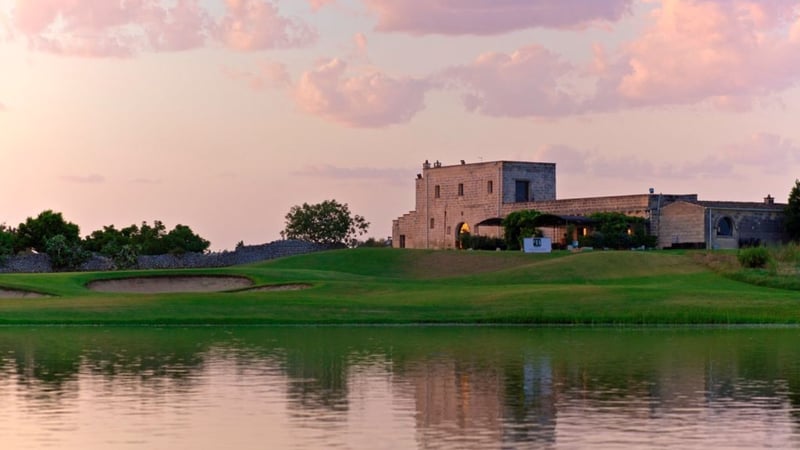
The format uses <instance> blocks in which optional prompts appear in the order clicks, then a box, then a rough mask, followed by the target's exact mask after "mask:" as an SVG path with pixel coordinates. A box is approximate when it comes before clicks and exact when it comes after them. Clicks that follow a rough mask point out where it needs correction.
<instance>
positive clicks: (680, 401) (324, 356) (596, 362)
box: [0, 329, 800, 448]
mask: <svg viewBox="0 0 800 450" xmlns="http://www.w3.org/2000/svg"><path fill="white" fill-rule="evenodd" d="M523 331H524V330H523ZM407 332H408V330H392V329H355V330H353V329H334V330H330V329H317V330H313V331H308V330H303V329H280V330H269V329H266V330H237V331H233V332H221V331H220V330H181V332H180V333H178V332H173V331H167V332H163V331H156V332H154V331H146V330H136V331H130V330H121V331H120V332H119V333H114V332H108V331H97V330H93V331H86V330H47V331H45V332H36V333H27V334H26V333H25V332H21V331H8V330H3V331H1V332H0V370H1V371H2V376H3V379H4V380H6V381H7V383H6V384H0V398H8V395H11V394H9V392H10V391H8V389H11V387H9V386H12V385H13V388H14V389H16V392H18V393H19V394H21V396H22V397H24V398H25V399H26V401H28V404H31V405H39V406H41V407H50V408H54V405H59V404H60V405H61V406H62V407H64V406H65V405H66V406H69V404H70V403H72V402H76V401H77V396H78V394H79V393H80V392H79V391H80V390H81V389H87V388H88V387H87V386H89V385H87V383H86V380H96V381H97V382H98V383H100V384H102V385H103V386H104V387H103V389H105V390H106V392H108V393H110V392H113V391H114V389H116V388H117V387H118V386H123V385H124V386H125V388H126V389H128V390H129V391H133V392H137V393H138V394H139V395H142V396H143V397H147V396H151V397H153V398H159V396H163V395H164V394H165V393H169V394H170V395H171V396H174V397H175V398H177V399H181V398H188V397H190V396H193V395H198V392H203V391H202V390H203V388H204V386H205V384H207V383H208V377H209V376H210V375H209V373H212V372H213V371H214V370H217V369H218V368H219V367H224V368H225V370H222V371H221V372H220V374H224V375H226V376H227V375H231V374H233V375H234V376H236V377H239V378H242V379H245V378H246V379H248V380H250V379H251V378H253V379H255V380H256V381H252V384H253V385H254V386H259V384H258V382H259V380H260V381H264V380H268V381H269V383H280V388H279V389H280V390H281V392H282V394H283V397H284V401H285V403H284V404H283V407H285V409H284V410H283V411H285V413H286V414H287V415H288V416H287V417H288V418H289V423H290V424H292V426H308V424H309V423H323V425H319V426H317V428H318V429H321V430H323V431H325V432H331V433H334V432H335V433H344V432H346V431H347V430H348V427H349V426H350V425H348V424H346V422H347V421H348V420H352V418H353V417H359V414H358V412H356V413H353V411H352V410H353V409H354V408H366V407H365V406H364V405H367V404H368V406H369V408H381V404H380V403H376V402H368V401H366V400H365V399H364V397H363V395H364V394H363V392H364V391H366V392H379V393H381V395H385V396H386V398H385V399H382V400H381V401H383V402H385V408H395V407H397V405H408V407H409V410H405V409H402V408H401V409H398V410H397V411H392V413H391V414H385V417H386V420H396V419H397V418H398V417H401V416H404V415H405V416H406V417H408V418H409V421H410V422H411V423H413V430H412V431H413V435H414V439H415V442H416V445H417V446H418V447H421V448H462V447H472V448H475V447H495V448H496V447H509V448H516V447H534V448H539V447H553V446H556V445H558V444H563V443H564V439H565V438H564V436H573V438H574V439H577V438H575V436H580V437H581V439H583V440H578V441H576V442H573V443H572V444H573V445H572V446H578V447H582V446H592V445H597V444H600V443H601V442H599V441H592V440H591V439H593V438H595V437H596V438H597V439H601V438H603V436H600V437H597V436H593V435H592V433H593V431H592V430H596V427H597V426H598V424H601V425H607V426H608V427H609V430H610V431H608V432H607V433H606V434H607V435H606V436H605V437H604V438H605V439H611V438H613V437H615V436H616V437H618V435H614V432H615V431H614V427H615V426H619V427H622V428H624V426H627V427H628V428H630V429H642V430H646V429H648V427H653V426H654V424H659V426H663V427H677V426H678V425H680V424H684V423H685V422H686V421H696V422H697V424H696V425H694V430H695V431H696V432H698V433H700V432H703V431H704V428H703V426H704V425H702V424H704V423H705V424H708V425H707V426H709V427H710V426H712V425H714V424H715V423H717V422H718V421H721V420H727V421H728V422H730V423H740V422H741V423H746V422H747V423H750V424H751V425H752V424H755V425H757V426H760V427H761V428H762V429H767V428H768V427H769V426H773V425H771V423H772V422H770V421H777V420H778V419H776V417H778V416H780V417H783V418H785V422H786V423H788V424H790V425H791V426H792V427H793V428H792V431H791V433H795V434H800V345H797V344H800V335H798V333H796V332H794V331H793V330H733V331H725V330H721V331H715V332H696V331H691V330H685V331H664V332H642V333H615V332H609V331H607V330H595V331H580V332H570V331H568V330H544V331H538V332H536V333H527V334H526V333H523V332H521V331H518V330H479V331H475V333H474V335H473V333H471V332H465V331H464V330H456V331H448V330H446V329H444V330H443V329H438V330H434V331H426V330H425V329H422V330H421V331H416V330H415V332H418V333H419V335H420V336H423V337H419V336H417V337H416V338H414V339H408V338H405V334H404V333H407ZM426 333H428V334H426ZM228 363H230V364H228ZM248 377H250V378H248ZM10 380H13V383H11V384H9V383H8V382H9V381H10ZM250 382H251V381H248V383H250ZM370 383H373V384H374V385H370ZM131 386H133V387H131ZM271 386H272V385H271ZM89 387H90V386H89ZM2 391H5V392H2ZM97 395H103V393H101V394H97ZM109 395H110V394H109ZM48 403H49V404H50V405H49V406H48ZM32 407H33V406H32ZM62 409H64V408H62ZM372 411H375V409H372ZM348 413H352V414H348ZM362 417H363V415H362ZM381 417H383V416H381ZM781 423H783V422H781ZM302 424H305V425H302ZM324 424H327V425H324ZM620 424H622V425H620ZM612 425H613V426H612ZM623 425H624V426H623ZM619 433H621V431H620V432H619ZM609 436H611V437H609Z"/></svg>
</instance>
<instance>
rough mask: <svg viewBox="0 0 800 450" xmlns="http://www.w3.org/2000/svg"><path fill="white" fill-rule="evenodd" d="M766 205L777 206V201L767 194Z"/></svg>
mask: <svg viewBox="0 0 800 450" xmlns="http://www.w3.org/2000/svg"><path fill="white" fill-rule="evenodd" d="M764 204H765V205H774V204H775V199H774V198H772V196H771V195H769V194H767V196H766V197H764Z"/></svg>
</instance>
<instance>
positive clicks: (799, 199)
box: [784, 180, 800, 241]
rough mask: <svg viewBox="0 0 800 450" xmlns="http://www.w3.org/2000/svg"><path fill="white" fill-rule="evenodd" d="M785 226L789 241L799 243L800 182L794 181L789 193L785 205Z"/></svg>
mask: <svg viewBox="0 0 800 450" xmlns="http://www.w3.org/2000/svg"><path fill="white" fill-rule="evenodd" d="M784 213H785V219H784V220H785V222H784V224H785V226H786V233H787V234H788V235H789V239H791V240H793V241H800V180H794V187H793V188H792V191H791V193H789V201H788V202H787V204H786V209H785V210H784Z"/></svg>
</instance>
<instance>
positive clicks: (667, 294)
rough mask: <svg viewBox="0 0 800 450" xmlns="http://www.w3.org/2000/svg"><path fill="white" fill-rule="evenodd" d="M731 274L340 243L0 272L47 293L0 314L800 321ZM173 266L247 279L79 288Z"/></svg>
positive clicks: (575, 257) (784, 293) (153, 320)
mask: <svg viewBox="0 0 800 450" xmlns="http://www.w3.org/2000/svg"><path fill="white" fill-rule="evenodd" d="M733 275H736V276H732V275H731V274H730V273H727V274H726V273H721V272H720V271H718V270H712V269H711V268H709V265H707V264H705V263H704V262H703V258H701V257H698V254H697V253H693V252H685V253H676V252H665V251H653V252H628V251H606V252H602V251H596V252H587V253H576V254H572V253H568V252H555V253H553V254H550V255H529V254H522V253H516V252H472V251H428V250H396V249H347V250H337V251H328V252H320V253H313V254H309V255H303V256H295V257H290V258H284V259H278V260H273V261H268V262H263V263H258V264H251V265H245V266H234V267H226V268H219V269H202V270H200V269H198V270H159V271H118V272H93V273H53V274H0V289H2V290H6V291H17V292H19V291H28V292H35V293H38V294H44V295H48V296H49V297H34V296H25V297H23V296H20V295H17V296H9V297H7V298H0V324H8V325H13V324H101V325H102V324H107V325H115V324H118V325H170V324H175V325H181V324H185V325H189V324H192V325H217V324H218V325H236V324H254V325H255V324H264V325H266V324H416V323H425V324H433V323H441V324H445V323H446V324H458V323H465V324H479V323H495V324H554V325H555V324H558V325H566V324H570V325H655V324H665V325H666V324H797V323H800V291H797V290H792V289H777V288H771V287H764V286H757V285H755V284H753V283H747V282H744V281H740V280H742V279H745V281H746V278H747V277H743V276H741V272H736V273H735V274H733ZM185 276H201V277H206V278H207V277H224V276H227V277H239V278H240V279H241V278H245V279H247V280H250V281H251V282H252V287H247V288H243V289H239V288H231V289H233V290H226V291H223V292H191V293H189V292H177V293H176V292H172V293H117V292H96V291H93V290H91V289H90V288H89V286H90V284H93V283H95V284H96V283H98V280H108V279H116V280H119V279H124V278H132V277H148V278H153V277H173V278H174V277H185ZM246 284H248V285H249V284H250V283H249V282H248V283H246ZM301 288H302V289H301Z"/></svg>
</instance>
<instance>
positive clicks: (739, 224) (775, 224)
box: [708, 206, 786, 249]
mask: <svg viewBox="0 0 800 450" xmlns="http://www.w3.org/2000/svg"><path fill="white" fill-rule="evenodd" d="M708 211H709V213H708V214H709V215H710V216H711V225H712V226H711V244H710V247H711V248H713V249H735V248H739V247H740V246H741V245H755V244H779V243H782V242H784V241H785V239H786V233H785V231H784V230H785V228H784V224H783V217H784V214H783V211H782V209H781V208H780V207H778V208H774V209H772V210H769V209H764V210H758V209H754V208H746V207H744V208H736V207H734V206H727V207H726V206H717V207H714V206H709V207H708ZM724 218H727V219H729V220H730V221H731V223H732V224H733V230H732V233H731V235H730V236H721V235H719V233H718V226H719V222H720V221H721V220H723V219H724Z"/></svg>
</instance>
